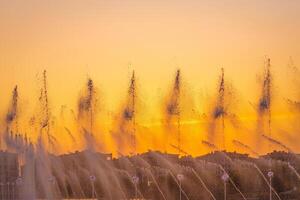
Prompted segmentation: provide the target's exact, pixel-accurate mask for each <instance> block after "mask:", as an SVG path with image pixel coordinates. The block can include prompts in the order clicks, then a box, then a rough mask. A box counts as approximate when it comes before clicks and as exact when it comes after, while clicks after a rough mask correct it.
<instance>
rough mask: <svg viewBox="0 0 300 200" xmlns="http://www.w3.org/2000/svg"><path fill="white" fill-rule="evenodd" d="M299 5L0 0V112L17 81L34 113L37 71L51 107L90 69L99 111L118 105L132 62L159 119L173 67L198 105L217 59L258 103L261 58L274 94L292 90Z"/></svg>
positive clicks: (67, 101) (211, 83) (148, 106)
mask: <svg viewBox="0 0 300 200" xmlns="http://www.w3.org/2000/svg"><path fill="white" fill-rule="evenodd" d="M299 10H300V2H299V1H297V0H291V1H282V0H272V1H261V0H251V1H246V0H245V1H234V0H219V1H216V0H201V1H198V0H188V1H182V0H165V1H158V0H152V1H146V0H111V1H103V0H85V1H82V0H60V1H58V0H54V1H52V0H47V1H38V0H28V1H21V0H2V1H0V111H1V113H4V112H5V111H6V109H7V104H8V102H9V98H10V93H11V90H12V88H13V86H14V85H15V84H18V85H19V88H20V93H21V94H20V95H21V98H22V101H21V102H22V110H24V112H31V110H32V109H33V108H34V106H35V105H34V104H35V102H34V100H33V98H36V96H37V93H38V89H39V87H40V86H39V81H38V80H37V79H38V78H37V74H38V73H41V72H42V70H43V69H46V70H47V71H48V77H49V79H48V81H49V93H50V103H51V109H52V110H53V113H58V112H59V109H60V107H61V105H68V106H69V107H70V108H73V107H75V105H76V102H77V99H78V95H79V91H80V89H81V88H82V87H83V84H84V82H85V81H86V78H87V77H88V76H90V77H91V78H93V79H94V81H95V83H96V85H97V86H98V87H99V90H100V96H101V100H102V102H103V106H104V107H105V110H106V112H108V113H109V112H110V111H112V112H117V110H118V109H119V107H120V105H121V103H120V101H122V99H124V95H125V94H126V90H127V84H128V79H129V77H130V70H132V69H135V71H136V75H137V79H138V84H139V88H140V99H141V101H142V104H143V105H144V108H143V109H144V112H145V113H148V114H149V115H150V116H151V117H148V120H149V119H152V118H153V119H157V118H159V117H156V116H155V115H156V114H157V112H158V110H159V109H160V108H158V107H159V106H160V103H161V102H162V99H163V98H164V97H165V92H166V91H167V89H168V88H169V87H170V84H171V82H172V80H173V76H174V73H175V69H177V68H178V67H180V68H181V70H182V75H183V79H184V81H185V82H186V83H187V85H188V88H189V94H191V95H192V96H193V100H194V101H195V107H196V108H198V109H201V108H203V105H202V104H201V103H203V96H206V95H213V94H214V92H215V89H216V87H217V86H216V82H217V80H218V75H219V72H220V67H224V68H225V73H226V78H227V79H229V80H230V81H231V82H232V83H233V85H234V86H235V88H236V89H237V90H238V93H239V98H241V99H242V100H241V101H242V102H243V103H244V105H243V106H245V105H246V104H247V105H248V101H250V102H255V101H257V96H258V94H259V93H258V91H257V88H258V87H257V85H255V83H256V82H257V74H258V73H261V72H262V66H263V62H264V59H265V57H266V56H268V57H270V58H271V60H272V67H273V72H274V78H275V79H276V84H277V86H276V90H277V94H278V95H277V96H279V99H280V98H283V97H282V96H281V95H283V94H288V95H291V96H293V95H294V97H295V93H294V92H292V91H286V90H285V88H287V87H288V86H290V84H291V83H290V82H289V81H290V80H288V79H286V78H285V76H286V74H287V67H286V66H287V64H288V62H289V59H290V57H292V58H293V60H294V62H295V64H296V65H297V64H298V63H299V62H300V46H299V44H300V37H299V35H300V12H299ZM289 88H290V87H289ZM103 109H104V108H103ZM241 110H242V112H246V111H245V109H241ZM246 110H248V111H249V112H251V107H250V108H246ZM248 111H247V112H248ZM202 112H203V110H201V111H199V113H202ZM247 112H246V113H247ZM280 114H282V115H284V114H285V113H278V116H281V115H280ZM149 115H148V116H149ZM144 123H149V121H148V122H144Z"/></svg>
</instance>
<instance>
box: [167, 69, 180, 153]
mask: <svg viewBox="0 0 300 200" xmlns="http://www.w3.org/2000/svg"><path fill="white" fill-rule="evenodd" d="M180 93H181V74H180V69H178V70H177V71H176V76H175V80H174V85H173V88H172V91H171V94H170V98H169V99H168V102H167V105H166V117H167V123H168V125H170V123H172V119H173V118H174V117H175V119H176V125H177V150H178V154H179V155H180V154H181V151H180V149H181V130H180V125H181V124H180V123H181V121H180V120H181V105H180ZM167 134H168V133H167ZM168 138H169V137H168V136H167V141H166V145H168V144H169V141H168Z"/></svg>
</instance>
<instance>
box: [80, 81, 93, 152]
mask: <svg viewBox="0 0 300 200" xmlns="http://www.w3.org/2000/svg"><path fill="white" fill-rule="evenodd" d="M97 103H98V99H97V96H96V88H95V86H94V82H93V80H92V79H90V78H89V79H88V80H87V83H86V87H85V88H84V91H83V94H82V95H81V96H80V98H79V101H78V117H77V119H78V121H79V123H80V124H81V128H82V130H83V132H84V136H85V140H86V143H87V148H88V149H94V148H95V137H94V133H93V132H94V130H93V128H94V121H95V115H96V113H97Z"/></svg>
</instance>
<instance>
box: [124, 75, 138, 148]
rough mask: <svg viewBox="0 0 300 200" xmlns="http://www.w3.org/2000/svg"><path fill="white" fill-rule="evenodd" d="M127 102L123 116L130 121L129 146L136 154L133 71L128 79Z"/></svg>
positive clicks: (134, 83)
mask: <svg viewBox="0 0 300 200" xmlns="http://www.w3.org/2000/svg"><path fill="white" fill-rule="evenodd" d="M127 103H128V105H127V107H126V108H125V110H124V113H123V117H124V119H125V120H127V121H131V122H132V131H131V132H132V133H131V138H132V139H131V146H132V152H133V154H136V145H137V144H136V80H135V73H134V71H133V72H132V76H131V79H130V86H129V89H128V102H127Z"/></svg>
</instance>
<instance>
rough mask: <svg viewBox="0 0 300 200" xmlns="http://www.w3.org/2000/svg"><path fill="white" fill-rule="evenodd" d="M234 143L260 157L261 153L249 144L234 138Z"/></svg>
mask: <svg viewBox="0 0 300 200" xmlns="http://www.w3.org/2000/svg"><path fill="white" fill-rule="evenodd" d="M232 143H233V144H235V145H236V146H240V147H243V148H244V149H246V150H248V151H249V152H250V153H252V154H254V155H256V156H258V157H259V154H258V153H257V152H256V151H254V150H253V149H252V148H251V147H249V146H248V145H246V144H244V143H242V142H240V141H238V140H232Z"/></svg>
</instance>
